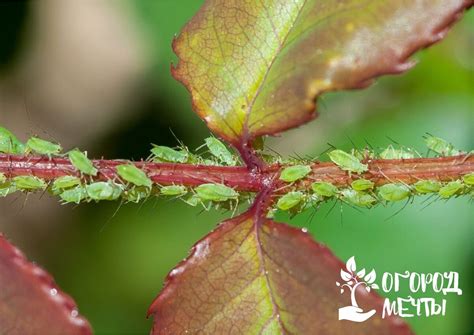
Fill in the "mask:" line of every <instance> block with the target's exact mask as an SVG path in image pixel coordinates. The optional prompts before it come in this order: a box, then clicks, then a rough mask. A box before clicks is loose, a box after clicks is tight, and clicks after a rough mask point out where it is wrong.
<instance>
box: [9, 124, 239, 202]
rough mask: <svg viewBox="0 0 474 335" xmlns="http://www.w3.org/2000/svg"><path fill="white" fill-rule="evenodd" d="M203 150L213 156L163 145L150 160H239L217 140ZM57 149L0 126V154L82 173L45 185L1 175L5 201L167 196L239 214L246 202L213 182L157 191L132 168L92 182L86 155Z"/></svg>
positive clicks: (123, 167)
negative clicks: (23, 196)
mask: <svg viewBox="0 0 474 335" xmlns="http://www.w3.org/2000/svg"><path fill="white" fill-rule="evenodd" d="M205 145H206V146H207V148H208V151H209V153H210V156H211V157H209V158H206V159H204V158H202V157H200V156H197V155H194V154H192V153H190V152H189V150H188V149H187V148H186V147H184V146H183V147H182V148H180V149H179V150H175V149H172V148H169V147H164V146H156V145H155V146H154V147H153V148H152V150H151V156H150V158H149V160H151V161H153V162H166V163H193V164H208V165H220V164H221V165H229V166H233V165H236V164H237V159H236V158H235V156H234V155H233V154H232V153H231V152H230V150H229V149H227V147H226V146H225V145H224V144H223V143H222V142H221V141H219V140H218V139H216V138H214V137H209V138H207V139H206V141H205ZM61 151H62V148H61V146H60V145H59V144H56V143H53V142H49V141H46V140H43V139H40V138H38V137H31V138H30V139H29V140H28V141H27V142H26V144H23V143H21V142H20V141H19V140H18V139H17V138H16V137H15V135H13V134H12V133H11V132H10V131H9V130H7V129H5V128H1V127H0V153H6V154H12V155H29V154H36V155H42V156H47V157H48V158H50V159H51V157H54V156H67V157H68V158H69V161H70V162H71V164H72V165H73V166H74V167H75V168H76V169H77V171H78V172H80V175H81V177H76V176H62V177H59V178H56V179H55V180H54V181H53V182H52V183H50V184H47V183H46V182H45V181H44V180H42V179H40V178H38V177H36V176H27V175H26V176H16V177H14V178H11V179H7V178H6V177H5V175H4V174H2V173H0V196H7V195H8V194H10V193H13V192H15V191H24V192H33V191H46V190H47V191H49V192H50V193H51V194H53V195H56V196H59V197H60V198H61V199H62V201H63V202H64V203H76V204H79V203H81V202H89V201H100V200H117V199H119V198H122V199H124V200H125V201H128V202H139V201H141V200H143V199H146V198H148V197H149V196H151V195H163V196H170V197H176V198H180V199H182V200H183V201H185V202H186V203H188V204H190V205H193V206H197V205H198V204H201V205H202V206H203V207H204V208H205V209H209V208H210V207H211V205H212V204H214V205H216V206H217V207H224V208H229V209H235V208H236V206H237V204H238V201H239V198H243V197H246V196H247V195H242V194H240V195H239V193H237V192H236V191H235V190H234V189H232V188H230V187H228V186H226V185H224V184H219V183H217V184H215V183H205V184H201V185H199V186H197V187H196V188H194V189H191V188H187V187H185V186H183V185H167V186H161V185H156V187H155V188H153V187H152V186H153V182H152V180H151V179H150V178H149V177H148V176H147V174H146V173H145V172H144V171H143V170H141V169H139V168H138V167H137V166H135V165H134V164H132V163H128V164H121V165H117V166H116V172H117V176H118V178H117V180H108V181H96V182H92V177H95V176H97V174H98V172H99V171H98V169H97V168H96V167H95V166H94V163H93V162H92V161H91V160H90V159H89V158H88V157H87V153H85V152H82V151H80V150H78V149H73V150H71V151H69V152H67V153H66V154H65V155H64V154H61Z"/></svg>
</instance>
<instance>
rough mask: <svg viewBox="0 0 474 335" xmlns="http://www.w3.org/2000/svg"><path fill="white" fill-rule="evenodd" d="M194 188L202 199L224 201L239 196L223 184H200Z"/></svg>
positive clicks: (235, 198)
mask: <svg viewBox="0 0 474 335" xmlns="http://www.w3.org/2000/svg"><path fill="white" fill-rule="evenodd" d="M194 190H195V191H196V195H197V196H198V197H199V199H201V200H202V201H215V202H224V201H228V200H237V199H238V198H239V193H238V192H236V191H235V190H234V189H233V188H231V187H228V186H226V185H224V184H212V183H209V184H201V185H199V186H198V187H196V188H195V189H194Z"/></svg>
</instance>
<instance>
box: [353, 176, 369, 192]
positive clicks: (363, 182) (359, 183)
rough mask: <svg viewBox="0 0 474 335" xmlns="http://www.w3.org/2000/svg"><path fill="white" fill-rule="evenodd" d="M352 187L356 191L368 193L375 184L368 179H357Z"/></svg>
mask: <svg viewBox="0 0 474 335" xmlns="http://www.w3.org/2000/svg"><path fill="white" fill-rule="evenodd" d="M351 187H352V189H354V190H356V191H367V190H371V189H372V188H373V187H374V182H373V181H371V180H367V179H357V180H354V181H353V182H352V183H351Z"/></svg>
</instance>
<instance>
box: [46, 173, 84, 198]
mask: <svg viewBox="0 0 474 335" xmlns="http://www.w3.org/2000/svg"><path fill="white" fill-rule="evenodd" d="M80 184H81V180H80V179H79V178H77V177H75V176H63V177H59V178H57V179H56V180H54V182H53V185H52V186H51V191H52V193H53V194H54V195H58V194H60V193H61V192H62V191H64V190H66V189H68V188H72V187H75V186H78V185H80Z"/></svg>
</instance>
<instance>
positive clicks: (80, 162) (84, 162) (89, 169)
mask: <svg viewBox="0 0 474 335" xmlns="http://www.w3.org/2000/svg"><path fill="white" fill-rule="evenodd" d="M68 157H69V160H70V161H71V164H72V165H73V166H74V167H75V168H76V169H77V170H78V171H80V172H81V173H83V174H87V175H90V176H96V175H97V172H98V170H97V169H96V168H95V167H94V164H93V163H92V161H91V160H90V159H89V158H87V153H84V152H82V151H80V150H78V149H74V150H71V151H69V152H68Z"/></svg>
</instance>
